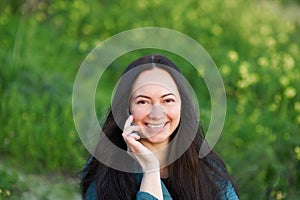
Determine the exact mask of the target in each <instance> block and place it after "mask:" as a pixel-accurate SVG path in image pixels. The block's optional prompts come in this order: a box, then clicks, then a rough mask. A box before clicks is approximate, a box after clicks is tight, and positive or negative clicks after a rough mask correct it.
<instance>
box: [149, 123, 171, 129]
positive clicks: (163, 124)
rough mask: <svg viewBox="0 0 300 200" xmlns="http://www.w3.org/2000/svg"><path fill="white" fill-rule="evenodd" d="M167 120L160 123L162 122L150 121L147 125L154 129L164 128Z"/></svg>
mask: <svg viewBox="0 0 300 200" xmlns="http://www.w3.org/2000/svg"><path fill="white" fill-rule="evenodd" d="M165 124H166V123H165V122H163V123H160V124H150V123H146V126H147V127H148V128H152V129H159V128H163V127H164V126H165Z"/></svg>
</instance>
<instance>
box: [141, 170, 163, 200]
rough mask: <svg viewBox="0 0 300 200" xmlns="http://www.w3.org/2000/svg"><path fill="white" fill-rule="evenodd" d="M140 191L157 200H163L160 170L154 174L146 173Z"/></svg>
mask: <svg viewBox="0 0 300 200" xmlns="http://www.w3.org/2000/svg"><path fill="white" fill-rule="evenodd" d="M140 191H142V192H147V193H149V194H151V195H153V196H154V197H156V198H157V199H159V200H163V194H162V188H161V183H160V172H159V169H158V170H157V171H154V172H146V173H144V175H143V179H142V182H141V186H140Z"/></svg>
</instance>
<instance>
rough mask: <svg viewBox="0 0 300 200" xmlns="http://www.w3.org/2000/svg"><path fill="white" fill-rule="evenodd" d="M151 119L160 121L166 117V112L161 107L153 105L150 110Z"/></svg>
mask: <svg viewBox="0 0 300 200" xmlns="http://www.w3.org/2000/svg"><path fill="white" fill-rule="evenodd" d="M149 117H150V118H152V119H160V118H163V117H164V110H163V108H162V107H161V106H160V105H153V106H152V107H151V109H150V114H149Z"/></svg>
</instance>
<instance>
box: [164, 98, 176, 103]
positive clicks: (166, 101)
mask: <svg viewBox="0 0 300 200" xmlns="http://www.w3.org/2000/svg"><path fill="white" fill-rule="evenodd" d="M164 102H165V103H173V102H175V99H173V98H167V99H165V100H164Z"/></svg>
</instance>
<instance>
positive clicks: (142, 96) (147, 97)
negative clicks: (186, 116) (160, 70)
mask: <svg viewBox="0 0 300 200" xmlns="http://www.w3.org/2000/svg"><path fill="white" fill-rule="evenodd" d="M169 95H173V96H175V97H176V95H175V94H173V93H167V94H164V95H162V96H161V97H160V98H164V97H166V96H169ZM139 97H141V98H146V99H151V97H149V96H146V95H142V94H141V95H138V96H136V97H135V99H137V98H139Z"/></svg>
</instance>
